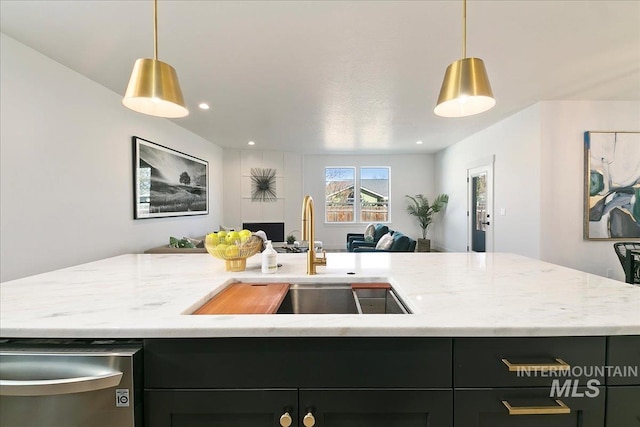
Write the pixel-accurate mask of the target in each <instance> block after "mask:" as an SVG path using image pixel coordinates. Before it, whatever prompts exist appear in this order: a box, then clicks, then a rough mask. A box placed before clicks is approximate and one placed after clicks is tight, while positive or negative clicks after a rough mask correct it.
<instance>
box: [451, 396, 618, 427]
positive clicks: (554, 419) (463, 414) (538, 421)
mask: <svg viewBox="0 0 640 427" xmlns="http://www.w3.org/2000/svg"><path fill="white" fill-rule="evenodd" d="M598 390H599V394H598V396H596V397H593V398H588V397H579V398H578V397H557V398H553V399H552V398H549V389H548V388H523V389H514V388H507V389H469V390H456V391H455V392H454V400H455V415H454V418H455V426H456V427H543V426H544V427H602V426H603V425H604V402H605V388H604V387H599V388H598ZM585 391H587V389H586V388H578V389H577V392H579V393H584V392H585ZM554 399H560V400H561V401H562V402H563V403H564V404H566V405H567V406H568V407H569V408H570V410H571V412H570V413H569V414H540V415H510V414H509V411H508V410H507V408H506V407H505V405H504V404H503V403H502V401H503V400H505V401H507V402H509V403H510V404H511V405H512V406H514V407H522V406H545V407H547V406H548V407H557V405H556V403H555V402H554Z"/></svg>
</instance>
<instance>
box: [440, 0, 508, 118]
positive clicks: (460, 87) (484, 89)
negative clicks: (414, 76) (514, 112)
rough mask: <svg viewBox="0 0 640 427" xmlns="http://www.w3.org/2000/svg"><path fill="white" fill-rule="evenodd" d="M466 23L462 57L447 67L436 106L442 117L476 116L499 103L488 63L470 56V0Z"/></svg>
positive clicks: (463, 33)
mask: <svg viewBox="0 0 640 427" xmlns="http://www.w3.org/2000/svg"><path fill="white" fill-rule="evenodd" d="M462 22H463V27H462V59H459V60H457V61H455V62H453V63H452V64H450V65H449V66H448V67H447V71H446V72H445V74H444V81H443V82H442V88H441V89H440V96H438V103H437V104H436V107H435V108H434V109H433V112H434V113H435V114H437V115H438V116H442V117H464V116H472V115H474V114H478V113H482V112H484V111H487V110H489V109H491V108H492V107H493V106H494V105H496V100H495V99H494V98H493V92H492V91H491V84H489V76H487V70H486V69H485V67H484V62H483V61H482V59H480V58H467V0H463V7H462Z"/></svg>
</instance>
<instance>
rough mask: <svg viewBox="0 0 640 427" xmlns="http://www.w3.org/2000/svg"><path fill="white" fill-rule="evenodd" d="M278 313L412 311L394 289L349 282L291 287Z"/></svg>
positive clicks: (389, 312) (397, 312) (382, 312)
mask: <svg viewBox="0 0 640 427" xmlns="http://www.w3.org/2000/svg"><path fill="white" fill-rule="evenodd" d="M276 313H277V314H409V313H410V311H409V310H408V309H407V308H406V307H405V306H404V304H403V303H402V302H401V301H400V299H399V298H398V297H397V295H396V294H395V293H394V292H393V290H392V289H352V288H351V284H349V283H332V284H328V283H299V284H292V285H291V286H290V287H289V291H288V292H287V294H286V296H285V298H284V300H283V301H282V304H281V305H280V308H278V311H277V312H276Z"/></svg>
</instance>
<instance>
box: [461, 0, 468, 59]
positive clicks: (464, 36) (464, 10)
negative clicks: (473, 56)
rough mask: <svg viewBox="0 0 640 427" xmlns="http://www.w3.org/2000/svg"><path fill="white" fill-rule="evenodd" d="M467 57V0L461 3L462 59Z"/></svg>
mask: <svg viewBox="0 0 640 427" xmlns="http://www.w3.org/2000/svg"><path fill="white" fill-rule="evenodd" d="M466 57H467V0H463V1H462V58H463V59H464V58H466Z"/></svg>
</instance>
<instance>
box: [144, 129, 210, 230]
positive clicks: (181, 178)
mask: <svg viewBox="0 0 640 427" xmlns="http://www.w3.org/2000/svg"><path fill="white" fill-rule="evenodd" d="M208 169H209V163H208V162H206V161H204V160H201V159H198V158H196V157H193V156H190V155H188V154H185V153H181V152H179V151H176V150H172V149H171V148H167V147H164V146H162V145H159V144H156V143H153V142H151V141H147V140H146V139H142V138H139V137H137V136H134V137H133V192H134V203H133V205H134V210H133V217H134V218H135V219H142V218H160V217H169V216H184V215H206V214H208V213H209V203H208V197H207V184H208V175H209V170H208Z"/></svg>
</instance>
